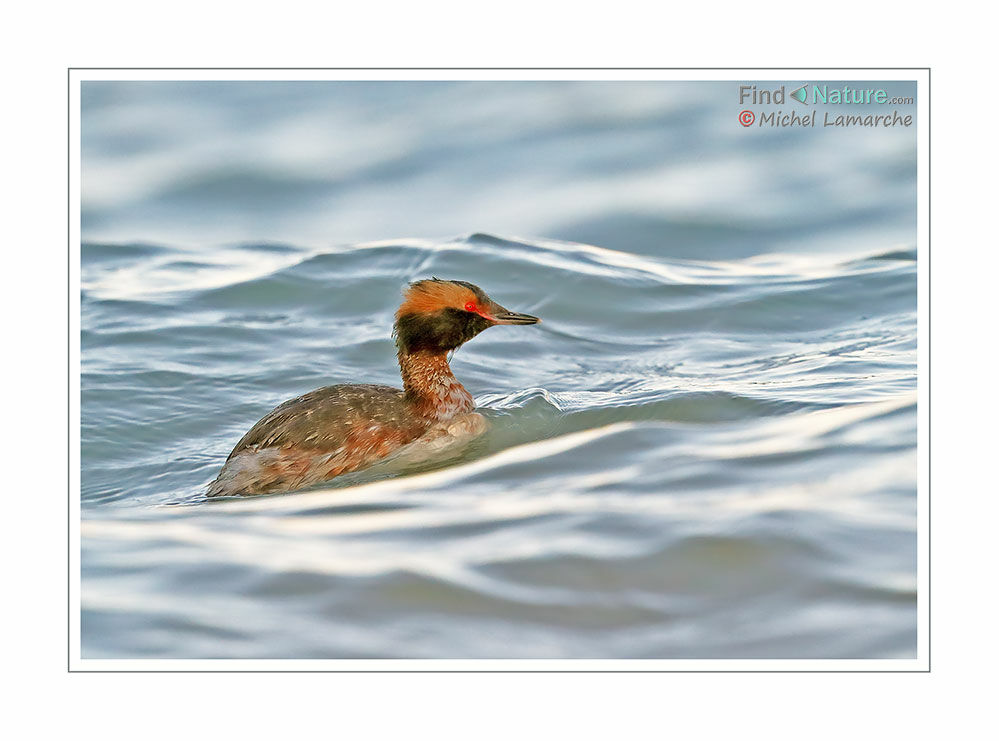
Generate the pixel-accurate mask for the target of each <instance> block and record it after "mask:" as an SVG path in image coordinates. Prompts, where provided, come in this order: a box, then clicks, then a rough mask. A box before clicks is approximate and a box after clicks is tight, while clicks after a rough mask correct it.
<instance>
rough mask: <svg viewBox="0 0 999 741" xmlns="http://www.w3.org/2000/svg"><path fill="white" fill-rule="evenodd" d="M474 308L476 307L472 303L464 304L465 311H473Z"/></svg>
mask: <svg viewBox="0 0 999 741" xmlns="http://www.w3.org/2000/svg"><path fill="white" fill-rule="evenodd" d="M476 308H477V307H476V306H475V302H474V301H469V302H468V303H467V304H465V311H475V310H476Z"/></svg>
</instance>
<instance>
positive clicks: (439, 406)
mask: <svg viewBox="0 0 999 741" xmlns="http://www.w3.org/2000/svg"><path fill="white" fill-rule="evenodd" d="M399 370H400V371H401V373H402V385H403V388H404V389H405V391H406V400H407V401H409V402H410V403H411V404H413V405H414V406H415V407H416V409H417V411H418V413H420V414H421V415H423V416H426V417H434V418H436V419H447V418H450V417H453V416H455V415H456V414H464V413H467V412H470V411H472V410H473V409H474V408H475V403H474V401H473V400H472V395H471V394H470V393H468V391H467V390H465V387H464V386H462V385H461V384H460V383H459V382H458V379H457V378H455V377H454V374H453V373H452V372H451V366H450V365H448V362H447V354H446V353H443V352H433V351H431V350H417V351H416V352H412V353H410V352H405V351H403V350H400V351H399Z"/></svg>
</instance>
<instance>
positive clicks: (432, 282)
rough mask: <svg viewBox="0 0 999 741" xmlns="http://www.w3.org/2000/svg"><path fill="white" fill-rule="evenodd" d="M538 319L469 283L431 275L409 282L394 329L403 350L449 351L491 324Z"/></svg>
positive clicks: (531, 321)
mask: <svg viewBox="0 0 999 741" xmlns="http://www.w3.org/2000/svg"><path fill="white" fill-rule="evenodd" d="M540 321H541V320H540V319H538V318H537V317H536V316H531V315H530V314H518V313H517V312H514V311H509V310H508V309H504V308H503V307H502V306H500V305H499V304H498V303H496V302H495V301H493V300H492V299H491V298H489V296H487V295H486V293H485V291H483V290H482V289H481V288H479V287H478V286H476V285H473V284H471V283H467V282H465V281H463V280H441V279H439V278H430V279H429V280H418V281H416V282H415V283H410V284H409V287H408V288H407V289H406V290H405V292H404V297H403V302H402V306H400V307H399V310H398V311H397V312H396V314H395V330H394V331H395V336H396V344H398V346H399V350H400V351H402V352H406V353H411V352H417V351H419V350H429V351H432V352H448V351H450V350H454V349H455V348H457V347H458V346H460V345H462V344H463V343H465V342H468V341H469V340H470V339H472V338H473V337H475V335H477V334H478V333H479V332H481V331H482V330H484V329H488V328H489V327H492V326H493V325H496V324H537V323H538V322H540Z"/></svg>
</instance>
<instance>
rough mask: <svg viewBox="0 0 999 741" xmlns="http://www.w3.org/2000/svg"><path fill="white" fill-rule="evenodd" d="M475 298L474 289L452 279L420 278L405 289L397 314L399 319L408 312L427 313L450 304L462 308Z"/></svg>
mask: <svg viewBox="0 0 999 741" xmlns="http://www.w3.org/2000/svg"><path fill="white" fill-rule="evenodd" d="M475 300H476V296H475V293H474V292H473V291H471V290H469V289H468V288H465V287H464V286H460V285H457V284H456V283H452V282H451V281H448V280H441V279H439V278H431V279H429V280H418V281H416V282H415V283H410V284H409V287H408V288H406V289H405V290H404V291H403V299H402V305H401V306H400V307H399V310H398V311H397V312H396V313H395V316H396V319H398V318H399V317H401V316H405V315H406V314H427V313H430V312H434V311H440V310H441V309H446V308H447V307H449V306H450V307H452V308H455V309H461V308H463V307H464V306H465V304H466V303H468V302H469V301H473V302H474V301H475Z"/></svg>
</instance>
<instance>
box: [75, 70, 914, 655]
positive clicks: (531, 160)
mask: <svg viewBox="0 0 999 741" xmlns="http://www.w3.org/2000/svg"><path fill="white" fill-rule="evenodd" d="M886 86H887V87H889V89H890V91H891V92H892V94H898V95H902V94H908V95H914V94H915V90H914V85H905V84H901V83H889V84H886ZM736 87H737V83H699V84H697V85H693V84H678V83H494V84H491V85H490V84H487V83H433V84H431V83H417V84H408V85H407V84H389V83H349V84H348V83H327V84H319V83H312V84H307V83H297V84H288V83H252V84H250V83H242V84H236V83H228V84H224V83H211V84H207V83H201V84H197V83H186V84H172V83H145V84H124V83H84V95H83V181H84V187H83V236H84V244H83V245H82V255H81V266H82V299H81V300H82V304H81V307H82V311H81V324H82V336H81V342H82V345H81V347H82V359H81V372H82V389H81V413H82V426H81V458H82V472H81V474H82V477H81V478H82V492H81V496H82V515H83V523H82V614H81V639H82V651H83V656H84V657H85V658H106V657H112V658H115V657H180V658H203V657H205V658H211V657H224V658H340V657H344V658H366V657H376V658H381V657H404V658H408V657H415V658H461V657H488V658H492V657H511V658H527V657H541V658H547V657H552V658H605V657H613V658H719V657H722V658H751V657H753V658H755V657H762V658H773V657H802V658H882V657H912V656H914V655H915V648H916V402H915V394H916V259H917V253H916V244H915V172H916V165H915V130H914V127H913V128H912V129H909V130H879V131H865V130H839V131H831V132H830V131H822V130H815V131H787V132H780V131H756V130H753V131H746V130H744V129H743V128H742V127H741V126H739V125H738V122H737V120H736V114H737V113H738V110H739V107H738V105H737V103H736V101H737V95H735V94H734V93H733V89H735V88H736ZM907 112H911V113H914V111H907ZM413 234H415V235H418V236H417V237H405V236H400V235H413ZM516 234H532V235H534V236H531V237H529V238H528V237H516V236H513V235H516ZM371 240H378V241H371ZM430 275H437V276H441V277H447V278H458V279H462V280H469V281H472V282H475V283H477V284H479V285H481V286H482V287H483V288H484V289H486V290H487V291H488V292H489V293H490V294H491V295H492V296H493V297H494V298H496V299H497V300H499V301H500V302H501V303H503V304H504V305H505V306H507V307H509V308H511V309H514V310H518V311H524V312H528V313H531V314H536V315H538V316H541V317H543V319H544V323H543V324H541V325H538V326H536V327H499V328H495V329H491V330H489V331H488V332H486V333H484V334H483V335H481V336H480V337H478V338H476V339H475V340H473V341H472V342H471V343H469V344H468V345H466V346H465V347H463V348H462V349H461V350H459V351H458V353H457V354H456V355H455V357H454V360H453V362H452V367H453V369H454V371H455V374H456V375H457V376H458V377H459V379H460V380H461V381H462V382H463V383H464V384H465V386H466V387H467V388H468V389H469V390H470V391H471V392H472V393H473V394H474V395H475V397H476V402H477V404H478V405H479V406H480V407H482V409H483V413H484V414H485V415H486V416H487V417H488V418H489V419H490V421H491V428H490V430H489V432H488V433H487V434H486V435H485V436H484V437H483V438H482V439H480V440H478V441H476V443H475V444H474V445H472V446H471V447H470V448H468V449H466V450H463V451H461V453H460V454H457V455H453V456H451V457H450V458H446V459H443V460H436V461H431V462H423V463H413V462H409V463H406V462H398V461H395V462H393V461H389V462H387V463H384V464H381V465H379V466H376V467H374V468H372V469H369V470H368V471H364V472H359V473H356V474H351V475H349V476H346V477H343V478H342V479H337V480H336V481H334V482H332V483H331V485H329V486H326V487H320V488H318V489H315V490H310V491H307V492H303V493H296V494H290V495H282V496H272V497H262V498H255V499H245V500H227V501H220V502H206V501H205V500H204V499H203V498H202V492H203V489H204V486H205V484H206V483H207V482H208V481H210V480H211V479H212V478H213V477H214V476H215V474H216V473H217V471H218V469H219V467H220V466H221V464H222V462H223V461H224V460H225V457H226V455H227V454H228V452H229V450H230V449H231V447H232V446H233V444H234V443H235V442H236V440H238V439H239V437H240V436H241V435H242V433H243V432H245V431H246V430H247V429H248V428H249V427H250V426H251V425H252V424H253V423H254V422H255V421H256V420H257V419H259V418H260V417H261V416H262V415H263V414H264V413H266V412H267V411H269V410H270V409H271V408H272V407H273V406H275V405H276V404H278V403H280V402H281V401H284V400H285V399H288V398H290V397H292V396H296V395H298V394H301V393H303V392H305V391H308V390H311V389H313V388H316V387H319V386H323V385H328V384H331V383H340V382H348V381H364V382H376V383H388V384H393V385H398V373H397V369H396V366H395V358H394V346H393V343H392V340H391V338H390V336H389V332H390V328H391V322H392V314H393V312H394V310H395V308H396V306H397V304H398V299H399V292H400V289H401V287H402V286H403V285H404V284H405V283H406V281H408V280H412V279H415V278H419V277H426V276H430Z"/></svg>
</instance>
